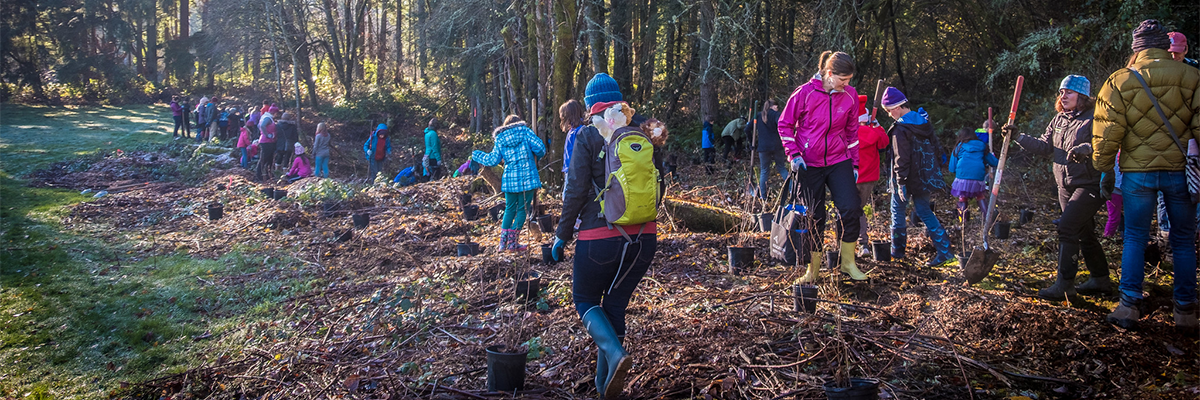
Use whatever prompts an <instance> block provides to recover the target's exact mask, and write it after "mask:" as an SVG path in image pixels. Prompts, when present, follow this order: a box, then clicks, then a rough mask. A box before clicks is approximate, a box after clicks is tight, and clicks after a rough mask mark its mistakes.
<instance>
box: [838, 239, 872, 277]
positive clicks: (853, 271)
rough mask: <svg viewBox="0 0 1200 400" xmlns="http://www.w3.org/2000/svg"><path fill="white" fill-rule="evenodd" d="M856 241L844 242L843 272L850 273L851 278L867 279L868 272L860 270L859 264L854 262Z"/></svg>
mask: <svg viewBox="0 0 1200 400" xmlns="http://www.w3.org/2000/svg"><path fill="white" fill-rule="evenodd" d="M855 246H856V244H855V243H854V242H842V249H841V250H842V251H841V253H842V272H843V273H845V274H846V275H850V279H853V280H856V281H865V280H867V274H864V273H862V271H859V270H858V266H857V265H855V264H854V247H855Z"/></svg>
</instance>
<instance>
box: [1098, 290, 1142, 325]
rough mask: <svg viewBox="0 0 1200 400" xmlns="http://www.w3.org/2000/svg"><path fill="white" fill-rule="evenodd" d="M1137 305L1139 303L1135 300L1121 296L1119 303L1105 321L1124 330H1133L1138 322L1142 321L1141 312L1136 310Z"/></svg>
mask: <svg viewBox="0 0 1200 400" xmlns="http://www.w3.org/2000/svg"><path fill="white" fill-rule="evenodd" d="M1138 303H1139V301H1138V300H1136V299H1131V298H1128V297H1126V296H1125V295H1121V303H1120V304H1118V305H1117V309H1116V310H1113V312H1112V313H1111V314H1108V317H1106V318H1105V319H1106V320H1108V322H1109V323H1112V324H1113V325H1116V326H1119V327H1122V328H1125V329H1135V328H1137V323H1138V320H1139V319H1142V312H1141V310H1139V309H1138Z"/></svg>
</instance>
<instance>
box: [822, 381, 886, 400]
mask: <svg viewBox="0 0 1200 400" xmlns="http://www.w3.org/2000/svg"><path fill="white" fill-rule="evenodd" d="M824 386H825V396H826V397H828V398H829V399H830V400H869V399H878V398H879V380H878V379H867V378H850V387H838V386H837V383H835V382H829V383H826V384H825V385H824Z"/></svg>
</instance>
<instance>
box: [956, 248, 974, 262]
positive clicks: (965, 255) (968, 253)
mask: <svg viewBox="0 0 1200 400" xmlns="http://www.w3.org/2000/svg"><path fill="white" fill-rule="evenodd" d="M971 253H972V251H971V250H965V251H963V254H962V255H960V256H958V265H960V266H965V265H967V260H970V259H971Z"/></svg>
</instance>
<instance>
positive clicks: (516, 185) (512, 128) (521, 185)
mask: <svg viewBox="0 0 1200 400" xmlns="http://www.w3.org/2000/svg"><path fill="white" fill-rule="evenodd" d="M492 137H493V138H495V143H496V144H495V146H494V147H493V148H492V152H491V153H485V152H483V151H481V150H475V151H474V152H472V153H471V159H472V160H475V162H477V163H480V164H483V165H485V166H488V167H492V166H496V165H499V164H500V162H504V175H503V176H501V177H500V191H502V192H505V193H520V192H524V191H528V190H534V189H539V188H541V187H542V180H541V178H540V177H539V176H538V169H537V160H536V159H535V157H542V156H545V155H546V144H545V143H542V139H541V138H539V137H537V135H536V134H534V133H533V130H530V129H529V127H528V126H525V122H524V121H518V122H514V123H512V124H510V125H505V126H501V127H499V128H496V130H495V131H492Z"/></svg>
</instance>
